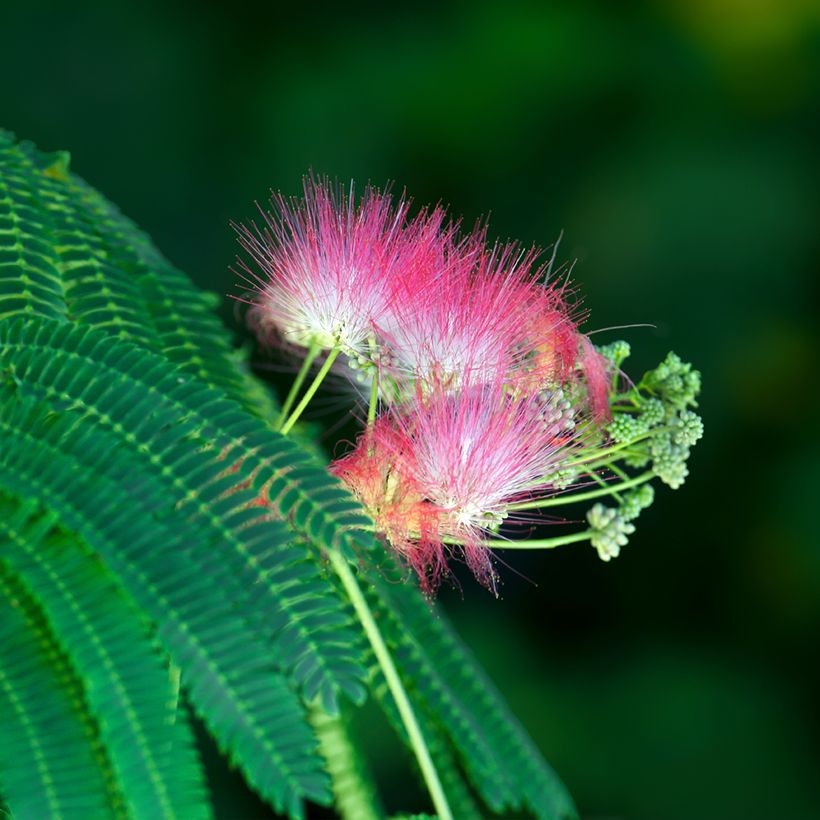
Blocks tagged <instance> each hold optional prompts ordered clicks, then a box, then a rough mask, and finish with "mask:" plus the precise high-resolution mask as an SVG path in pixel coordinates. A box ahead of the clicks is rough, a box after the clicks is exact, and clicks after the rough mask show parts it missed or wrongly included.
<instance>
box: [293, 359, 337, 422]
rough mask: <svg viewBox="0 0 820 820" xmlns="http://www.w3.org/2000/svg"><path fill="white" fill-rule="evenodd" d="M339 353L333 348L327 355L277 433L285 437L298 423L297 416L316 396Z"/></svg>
mask: <svg viewBox="0 0 820 820" xmlns="http://www.w3.org/2000/svg"><path fill="white" fill-rule="evenodd" d="M340 352H341V351H340V350H339V348H338V347H334V348H333V349H332V350H331V351H330V353H328V354H327V358H326V359H325V363H324V364H323V365H322V367H321V369H320V370H319V372H318V373H317V374H316V378H314V380H313V381H312V382H311V384H310V387H308V389H307V390H306V391H305V395H304V396H302V400H301V401H300V402H299V404H297V405H296V409H295V410H294V411H293V413H291V416H290V418H289V419H288V420H287V421H286V422H285V423H284V424H283V425H282V428H281V430H280V431H279V432H280V433H281V434H282V435H283V436H286V435H287V434H288V433H289V432H290V431H291V428H292V427H293V425H294V424H296V422H297V421H299V416H301V415H302V413H303V412H304V410H305V408H306V407H307V406H308V404H310V400H311V399H312V398H313V397H314V395H316V391H317V390H318V389H319V385H320V384H321V383H322V382H323V381H324V380H325V376H327V374H328V371H329V370H330V368H331V367H332V366H333V362H335V361H336V357H337V356H338V355H339V353H340Z"/></svg>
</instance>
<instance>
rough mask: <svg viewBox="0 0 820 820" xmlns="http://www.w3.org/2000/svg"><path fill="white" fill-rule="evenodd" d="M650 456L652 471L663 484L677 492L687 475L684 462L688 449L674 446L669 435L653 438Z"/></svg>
mask: <svg viewBox="0 0 820 820" xmlns="http://www.w3.org/2000/svg"><path fill="white" fill-rule="evenodd" d="M649 450H650V453H651V455H652V469H653V470H654V471H655V473H656V475H657V476H658V478H659V479H660V480H661V481H663V483H664V484H666V485H668V486H669V487H671V488H672V489H673V490H677V489H678V488H679V487H680V486H681V485H682V484H683V482H684V481H685V480H686V476H688V475H689V468H688V467H687V466H686V460H687V459H688V458H689V448H688V447H686V446H684V445H681V444H675V443H674V441H673V440H672V434H671V433H662V434H660V435H657V436H654V437H653V438H652V441H651V443H650V446H649Z"/></svg>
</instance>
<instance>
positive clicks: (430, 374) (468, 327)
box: [378, 226, 543, 388]
mask: <svg viewBox="0 0 820 820" xmlns="http://www.w3.org/2000/svg"><path fill="white" fill-rule="evenodd" d="M484 242H485V231H484V230H483V229H478V230H476V231H475V232H473V234H471V235H470V236H469V237H468V238H466V239H461V240H459V239H458V237H457V234H456V232H455V229H454V228H453V226H450V227H449V228H447V229H445V230H443V231H441V232H440V234H439V242H437V243H428V244H427V248H428V249H429V252H428V253H426V254H424V255H419V256H418V257H417V259H416V260H415V264H414V265H412V266H411V265H408V266H405V267H403V268H402V276H401V277H398V278H397V279H396V289H395V291H394V293H395V296H394V298H393V299H392V300H390V303H389V306H388V310H387V311H386V314H385V316H384V317H383V318H382V320H381V321H380V322H379V323H378V328H379V331H380V334H381V335H382V337H383V338H384V340H385V343H386V347H387V350H388V351H389V354H390V356H391V358H392V360H393V365H394V368H395V370H396V371H397V373H398V374H399V376H400V377H404V378H409V379H410V380H412V381H421V382H422V383H428V384H429V383H433V382H435V383H438V384H439V385H443V386H447V387H452V388H456V387H458V385H459V384H461V383H462V382H463V381H465V380H466V381H468V382H470V383H472V384H479V383H494V382H497V381H499V380H500V379H504V378H506V377H508V376H509V375H510V374H511V373H512V372H513V371H514V369H515V368H516V367H517V366H519V365H520V363H521V362H522V360H523V358H524V356H525V355H526V352H527V331H528V328H529V327H530V326H531V324H532V322H533V321H534V320H535V314H536V312H537V311H538V309H539V307H540V306H541V296H542V294H543V288H542V286H541V285H539V284H538V282H537V279H538V277H539V275H540V273H541V269H539V268H537V266H536V258H537V254H536V252H535V251H522V250H520V249H519V248H518V247H517V246H516V245H512V244H508V245H503V246H501V245H496V246H495V247H493V248H491V249H487V248H486V247H485V245H484Z"/></svg>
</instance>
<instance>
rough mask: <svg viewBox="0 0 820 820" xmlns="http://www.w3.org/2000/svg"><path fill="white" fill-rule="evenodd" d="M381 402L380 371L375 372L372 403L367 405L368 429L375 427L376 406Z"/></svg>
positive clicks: (371, 392)
mask: <svg viewBox="0 0 820 820" xmlns="http://www.w3.org/2000/svg"><path fill="white" fill-rule="evenodd" d="M378 403H379V372H378V369H377V370H376V372H375V373H374V374H373V383H372V384H371V385H370V404H369V405H368V406H367V429H368V430H369V429H371V428H372V427H373V422H375V421H376V406H377V405H378Z"/></svg>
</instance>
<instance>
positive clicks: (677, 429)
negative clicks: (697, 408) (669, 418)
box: [672, 410, 703, 447]
mask: <svg viewBox="0 0 820 820" xmlns="http://www.w3.org/2000/svg"><path fill="white" fill-rule="evenodd" d="M672 427H673V428H674V429H673V430H672V441H673V442H674V443H675V444H678V445H680V446H681V447H694V445H695V444H696V443H697V442H698V441H700V439H701V438H702V436H703V421H702V419H701V417H700V416H699V415H698V414H697V413H694V412H693V411H692V410H682V411H681V412H680V414H679V415H678V416H676V417H675V419H674V420H673V422H672Z"/></svg>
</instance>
